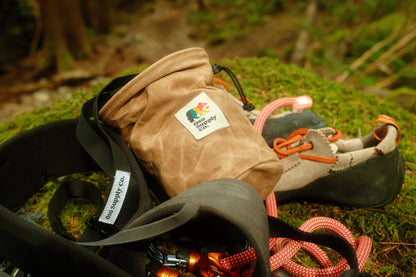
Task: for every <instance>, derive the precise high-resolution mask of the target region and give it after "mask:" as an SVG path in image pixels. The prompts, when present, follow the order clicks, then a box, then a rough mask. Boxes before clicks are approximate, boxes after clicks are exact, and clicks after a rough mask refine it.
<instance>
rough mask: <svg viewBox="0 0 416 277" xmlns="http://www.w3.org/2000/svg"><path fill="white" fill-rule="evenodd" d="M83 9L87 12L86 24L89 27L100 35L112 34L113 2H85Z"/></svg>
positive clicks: (107, 0)
mask: <svg viewBox="0 0 416 277" xmlns="http://www.w3.org/2000/svg"><path fill="white" fill-rule="evenodd" d="M82 8H83V10H84V11H85V16H84V18H85V22H86V24H87V26H88V27H90V28H92V29H94V30H96V31H97V32H99V33H108V32H110V27H111V23H112V21H113V12H112V9H111V0H84V1H82Z"/></svg>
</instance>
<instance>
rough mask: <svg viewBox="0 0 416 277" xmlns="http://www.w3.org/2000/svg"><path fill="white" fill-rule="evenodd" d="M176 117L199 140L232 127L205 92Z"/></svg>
mask: <svg viewBox="0 0 416 277" xmlns="http://www.w3.org/2000/svg"><path fill="white" fill-rule="evenodd" d="M175 117H176V118H177V119H178V120H179V122H180V123H182V125H183V126H184V127H185V128H186V129H187V130H188V131H189V132H190V133H191V134H192V135H193V136H194V137H195V139H197V140H199V139H201V138H203V137H205V136H207V135H209V134H211V133H213V132H215V131H217V130H220V129H223V128H226V127H228V126H230V124H229V123H228V121H227V119H226V118H225V116H224V114H223V113H222V111H221V110H220V108H219V107H218V106H217V105H216V104H215V103H214V102H213V101H212V100H211V99H210V98H209V97H208V95H206V93H205V92H202V93H200V94H199V95H198V96H197V97H195V98H194V99H193V100H191V101H190V102H189V103H188V104H186V105H185V106H184V107H183V108H182V109H180V110H179V111H178V112H177V113H176V114H175Z"/></svg>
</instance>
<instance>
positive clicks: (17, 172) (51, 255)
mask: <svg viewBox="0 0 416 277" xmlns="http://www.w3.org/2000/svg"><path fill="white" fill-rule="evenodd" d="M77 122H78V120H63V121H59V122H53V123H49V124H45V125H43V126H40V127H37V128H33V129H31V130H29V131H26V132H24V133H22V134H19V135H17V136H15V137H13V138H12V139H10V140H8V141H6V142H4V143H3V144H1V145H0V257H3V258H4V259H6V260H7V261H9V262H11V263H12V264H13V265H14V266H16V267H18V268H20V269H22V270H23V271H24V272H28V273H30V274H31V275H32V276H56V274H57V272H59V276H111V277H119V276H125V277H127V276H129V275H128V274H127V273H126V272H125V271H124V270H122V269H120V268H118V267H117V266H115V265H114V264H112V263H111V262H109V261H108V260H106V259H104V258H103V257H100V256H99V255H97V254H95V253H94V252H91V251H89V250H87V249H85V248H84V247H81V246H79V245H76V244H75V243H74V242H72V241H70V240H68V239H66V238H63V237H61V236H58V235H56V234H54V233H52V232H50V231H48V230H46V229H44V228H42V227H40V226H38V225H37V224H35V223H33V222H30V221H28V220H25V219H23V218H21V217H20V216H18V215H17V214H16V211H17V210H19V209H20V207H21V206H22V205H23V203H25V202H26V201H27V200H28V199H29V198H30V197H32V195H33V194H34V193H36V192H37V191H39V190H40V189H41V188H42V187H43V186H44V185H45V184H46V183H47V182H48V181H49V180H53V179H55V178H57V177H60V176H66V175H71V174H74V173H79V172H91V171H100V168H99V166H98V165H97V164H96V163H95V162H94V161H93V160H92V159H91V158H90V157H89V155H88V154H87V153H86V152H85V150H83V149H82V147H81V145H80V144H79V142H78V141H77V138H76V136H75V130H76V126H77Z"/></svg>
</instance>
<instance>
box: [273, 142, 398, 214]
mask: <svg viewBox="0 0 416 277" xmlns="http://www.w3.org/2000/svg"><path fill="white" fill-rule="evenodd" d="M404 170H405V169H404V162H403V157H402V156H401V154H400V153H399V151H398V149H397V148H396V149H395V150H393V151H392V152H390V153H388V154H386V155H377V156H374V157H373V158H371V159H369V160H367V161H365V162H362V163H359V164H357V165H355V166H352V167H350V168H348V169H346V170H343V171H340V172H335V173H333V174H331V175H328V176H326V177H322V178H319V179H317V180H315V181H314V182H312V183H310V184H308V185H306V186H305V187H303V188H300V189H296V190H291V191H280V192H277V195H276V200H277V203H278V204H284V203H289V202H301V201H308V202H316V203H325V204H334V205H338V206H343V207H357V208H370V207H380V206H383V205H386V204H388V203H390V202H392V201H393V200H394V199H395V198H396V196H397V195H398V194H399V192H400V190H401V187H402V185H403V181H404Z"/></svg>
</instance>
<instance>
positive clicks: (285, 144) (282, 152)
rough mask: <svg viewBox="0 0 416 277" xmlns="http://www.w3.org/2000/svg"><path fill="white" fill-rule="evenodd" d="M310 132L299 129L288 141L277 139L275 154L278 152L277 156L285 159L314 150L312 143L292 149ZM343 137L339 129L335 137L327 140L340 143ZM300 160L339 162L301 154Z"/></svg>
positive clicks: (333, 159)
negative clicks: (293, 145)
mask: <svg viewBox="0 0 416 277" xmlns="http://www.w3.org/2000/svg"><path fill="white" fill-rule="evenodd" d="M308 132H309V129H299V130H296V131H294V132H293V133H291V134H290V135H289V136H288V137H287V138H286V139H284V138H277V139H275V140H274V142H273V148H274V152H276V154H277V156H278V157H279V158H280V159H284V158H287V157H288V156H290V155H292V154H295V153H299V152H303V151H306V150H309V149H312V147H313V145H312V143H311V142H309V143H306V144H301V145H299V146H296V147H293V148H292V144H293V143H296V142H298V141H300V140H301V139H302V138H303V136H304V135H306V134H307V133H308ZM341 135H342V133H341V131H340V130H338V129H335V135H334V136H333V137H330V138H327V139H328V141H329V142H331V143H333V142H336V141H338V140H339V139H340V138H341ZM284 148H286V149H284ZM299 158H301V159H305V160H311V161H316V162H321V163H335V162H336V161H337V158H326V157H319V156H312V155H304V154H299Z"/></svg>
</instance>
